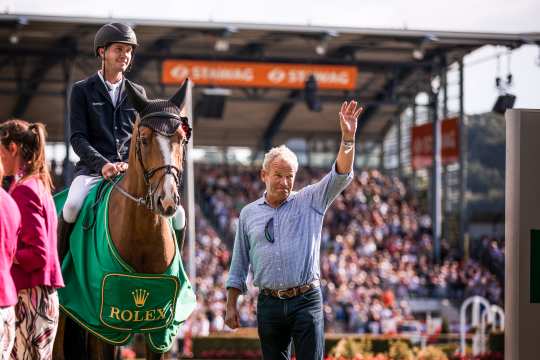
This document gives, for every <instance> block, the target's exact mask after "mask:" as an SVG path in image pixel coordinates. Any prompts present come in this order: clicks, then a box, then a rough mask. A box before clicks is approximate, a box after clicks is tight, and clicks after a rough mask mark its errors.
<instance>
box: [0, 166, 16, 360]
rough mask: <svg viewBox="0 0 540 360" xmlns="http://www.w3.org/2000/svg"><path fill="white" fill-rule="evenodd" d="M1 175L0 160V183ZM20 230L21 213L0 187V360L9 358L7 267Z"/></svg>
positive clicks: (11, 312)
mask: <svg viewBox="0 0 540 360" xmlns="http://www.w3.org/2000/svg"><path fill="white" fill-rule="evenodd" d="M3 176H4V170H3V167H2V162H1V161H0V182H1V181H2V177H3ZM20 227H21V213H20V212H19V208H18V207H17V204H16V203H15V201H13V199H12V198H11V196H9V194H8V193H7V192H5V190H4V189H2V188H1V187H0V284H2V286H1V287H0V359H1V360H7V359H9V354H11V349H12V348H13V343H14V341H15V306H14V305H15V304H17V289H16V288H15V283H14V282H13V279H12V278H11V266H12V265H13V258H14V257H15V249H16V248H17V236H18V235H19V231H20Z"/></svg>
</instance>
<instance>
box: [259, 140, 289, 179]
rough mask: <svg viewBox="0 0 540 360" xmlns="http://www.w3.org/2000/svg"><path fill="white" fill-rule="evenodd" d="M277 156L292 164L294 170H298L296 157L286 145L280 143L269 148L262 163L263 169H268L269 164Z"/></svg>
mask: <svg viewBox="0 0 540 360" xmlns="http://www.w3.org/2000/svg"><path fill="white" fill-rule="evenodd" d="M277 158H280V159H283V160H285V161H286V162H288V163H289V165H291V166H292V168H293V170H294V172H296V171H297V170H298V158H297V157H296V154H295V153H293V152H292V151H291V149H289V148H288V147H287V146H285V145H281V146H277V147H274V148H272V149H270V151H268V152H267V153H266V154H265V155H264V160H263V164H262V168H263V169H264V170H268V169H269V166H270V164H271V163H272V162H273V161H274V160H276V159H277Z"/></svg>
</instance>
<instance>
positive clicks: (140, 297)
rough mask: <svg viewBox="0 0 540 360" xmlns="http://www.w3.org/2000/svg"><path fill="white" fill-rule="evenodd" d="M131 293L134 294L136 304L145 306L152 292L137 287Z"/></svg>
mask: <svg viewBox="0 0 540 360" xmlns="http://www.w3.org/2000/svg"><path fill="white" fill-rule="evenodd" d="M131 295H133V302H134V303H135V306H136V307H138V308H140V307H143V306H144V303H145V302H146V299H148V295H150V293H149V292H148V291H146V290H145V289H135V290H134V291H132V292H131Z"/></svg>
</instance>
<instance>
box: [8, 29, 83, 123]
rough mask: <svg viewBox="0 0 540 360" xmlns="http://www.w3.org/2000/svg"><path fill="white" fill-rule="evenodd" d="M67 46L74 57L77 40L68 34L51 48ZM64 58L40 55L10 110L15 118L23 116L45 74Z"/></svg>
mask: <svg viewBox="0 0 540 360" xmlns="http://www.w3.org/2000/svg"><path fill="white" fill-rule="evenodd" d="M58 47H60V48H68V49H70V50H71V51H69V52H67V54H70V55H71V56H73V57H75V55H76V54H77V42H76V40H75V39H74V38H72V37H71V36H69V35H66V36H64V37H62V38H60V39H59V40H58V41H57V42H56V43H55V44H54V45H53V48H58ZM63 60H64V57H50V56H42V57H41V58H40V59H39V60H38V61H37V65H36V67H35V68H34V70H33V71H32V73H31V75H30V77H29V79H28V80H27V81H26V82H25V84H24V86H23V89H22V92H21V94H20V96H19V98H18V99H17V101H16V103H15V106H14V107H13V110H12V111H11V116H12V117H15V118H20V117H23V116H24V113H25V112H26V109H27V108H28V105H29V104H30V101H31V100H32V98H33V96H34V95H35V92H36V91H37V90H38V89H39V86H40V85H41V83H42V82H43V80H44V79H45V77H46V76H47V73H48V72H49V70H50V69H51V68H52V67H54V66H55V65H57V64H59V63H61V62H62V61H63Z"/></svg>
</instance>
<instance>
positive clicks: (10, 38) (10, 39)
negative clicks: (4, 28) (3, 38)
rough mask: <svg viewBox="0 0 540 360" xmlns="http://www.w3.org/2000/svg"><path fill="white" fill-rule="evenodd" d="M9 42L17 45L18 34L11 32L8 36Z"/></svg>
mask: <svg viewBox="0 0 540 360" xmlns="http://www.w3.org/2000/svg"><path fill="white" fill-rule="evenodd" d="M9 43H10V44H11V45H17V44H18V43H19V36H18V35H17V34H11V36H10V37H9Z"/></svg>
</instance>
